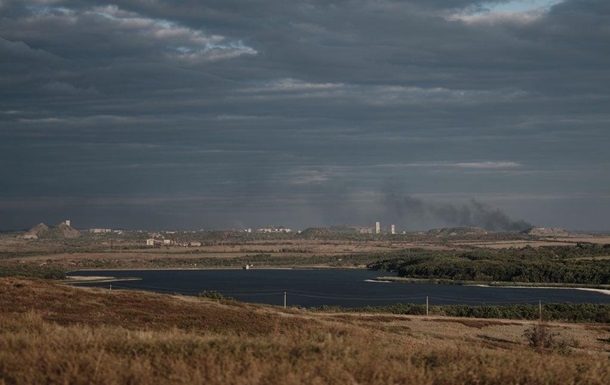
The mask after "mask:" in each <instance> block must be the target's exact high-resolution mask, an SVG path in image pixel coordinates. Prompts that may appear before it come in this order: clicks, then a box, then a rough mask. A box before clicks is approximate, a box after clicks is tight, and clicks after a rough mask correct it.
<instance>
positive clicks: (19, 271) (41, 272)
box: [0, 265, 66, 279]
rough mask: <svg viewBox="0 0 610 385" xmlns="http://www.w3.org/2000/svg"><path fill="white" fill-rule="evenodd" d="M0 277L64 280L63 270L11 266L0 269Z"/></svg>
mask: <svg viewBox="0 0 610 385" xmlns="http://www.w3.org/2000/svg"><path fill="white" fill-rule="evenodd" d="M0 277H24V278H42V279H65V278H66V272H65V271H64V270H63V269H58V268H54V267H45V266H33V265H12V266H2V267H0Z"/></svg>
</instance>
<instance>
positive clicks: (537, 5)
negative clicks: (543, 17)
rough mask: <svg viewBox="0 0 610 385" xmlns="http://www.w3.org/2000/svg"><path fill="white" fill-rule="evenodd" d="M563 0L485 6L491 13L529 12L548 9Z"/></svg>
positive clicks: (512, 2)
mask: <svg viewBox="0 0 610 385" xmlns="http://www.w3.org/2000/svg"><path fill="white" fill-rule="evenodd" d="M561 2H563V0H514V1H508V2H502V3H497V4H486V5H485V7H486V8H487V9H488V10H489V12H491V13H496V12H529V11H535V10H539V9H548V8H550V7H552V6H553V5H556V4H559V3H561Z"/></svg>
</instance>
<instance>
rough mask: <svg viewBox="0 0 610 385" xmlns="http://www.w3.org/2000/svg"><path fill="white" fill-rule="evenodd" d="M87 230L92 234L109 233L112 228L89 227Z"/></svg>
mask: <svg viewBox="0 0 610 385" xmlns="http://www.w3.org/2000/svg"><path fill="white" fill-rule="evenodd" d="M89 232H90V233H93V234H101V233H111V232H112V229H89Z"/></svg>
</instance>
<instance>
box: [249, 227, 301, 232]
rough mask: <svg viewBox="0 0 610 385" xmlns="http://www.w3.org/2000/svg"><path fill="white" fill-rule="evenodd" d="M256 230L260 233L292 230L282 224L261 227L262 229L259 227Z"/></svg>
mask: <svg viewBox="0 0 610 385" xmlns="http://www.w3.org/2000/svg"><path fill="white" fill-rule="evenodd" d="M256 231H258V232H259V233H289V232H291V231H292V230H290V229H287V228H285V227H281V226H280V227H273V226H270V227H261V228H260V229H258V230H256Z"/></svg>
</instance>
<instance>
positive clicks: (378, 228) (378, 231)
mask: <svg viewBox="0 0 610 385" xmlns="http://www.w3.org/2000/svg"><path fill="white" fill-rule="evenodd" d="M375 234H381V223H379V222H375Z"/></svg>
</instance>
